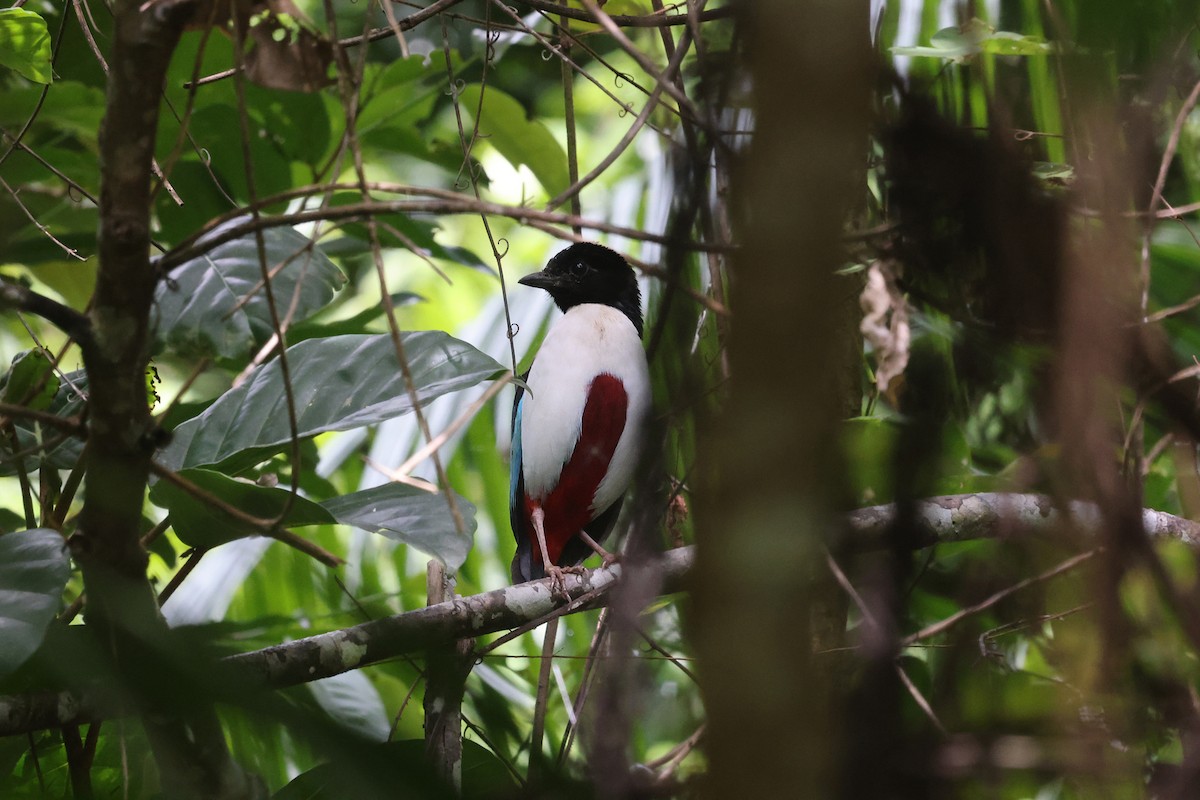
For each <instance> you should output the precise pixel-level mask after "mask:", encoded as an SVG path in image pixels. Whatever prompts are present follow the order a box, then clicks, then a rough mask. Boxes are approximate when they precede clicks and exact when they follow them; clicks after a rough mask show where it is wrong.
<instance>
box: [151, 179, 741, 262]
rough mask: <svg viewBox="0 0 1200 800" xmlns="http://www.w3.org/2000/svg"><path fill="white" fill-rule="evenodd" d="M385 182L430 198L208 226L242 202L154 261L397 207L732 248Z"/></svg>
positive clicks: (196, 254) (400, 190)
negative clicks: (273, 231) (264, 233)
mask: <svg viewBox="0 0 1200 800" xmlns="http://www.w3.org/2000/svg"><path fill="white" fill-rule="evenodd" d="M383 186H384V185H372V184H368V186H367V188H369V189H376V188H378V190H379V191H391V192H395V193H397V194H410V195H416V194H425V195H430V196H431V199H428V200H376V201H372V202H363V203H353V204H349V205H344V206H331V207H328V208H314V209H306V210H303V211H296V212H293V213H290V214H287V215H281V216H263V217H259V219H258V220H247V221H244V222H241V223H238V224H234V225H226V227H225V228H224V229H223V230H221V231H220V232H218V233H213V232H212V231H213V229H214V228H216V227H217V226H219V225H223V224H226V223H229V222H230V221H232V220H235V219H237V218H239V217H245V215H246V211H247V208H241V209H238V210H237V211H235V212H230V213H228V214H225V215H224V216H221V217H217V218H216V219H214V220H212V221H211V222H210V223H209V224H208V226H206V228H205V230H204V231H202V232H201V233H199V234H197V235H196V236H193V237H191V238H190V239H186V240H184V241H183V242H181V243H180V244H179V245H177V246H175V247H174V248H172V249H171V250H170V251H169V252H168V253H167V254H166V255H164V256H163V257H162V258H160V259H159V260H158V261H157V262H156V266H157V267H158V270H159V272H160V273H161V274H167V273H169V272H170V271H171V270H173V269H175V268H176V267H178V266H180V265H181V264H184V263H186V262H188V261H190V260H192V259H194V258H199V257H200V256H201V255H203V254H205V253H207V252H209V251H211V250H213V249H215V248H217V247H219V246H220V245H222V244H225V243H226V242H230V241H233V240H234V239H239V238H241V237H243V236H246V235H247V234H250V233H253V232H254V231H255V230H265V229H267V228H279V227H283V226H293V225H300V224H302V223H306V222H317V221H320V220H358V219H366V218H367V217H371V216H377V215H379V214H397V213H399V214H487V215H489V216H494V217H508V218H510V219H514V220H516V221H517V222H520V223H522V224H527V223H530V222H531V221H532V222H543V223H549V224H553V225H562V226H564V227H580V228H586V229H588V230H594V231H603V232H605V233H612V234H616V235H618V236H624V237H626V238H628V239H633V240H635V241H641V242H654V243H655V244H662V245H668V244H675V245H680V246H683V247H687V248H688V249H692V250H703V251H718V252H727V251H729V250H730V249H731V248H729V247H726V246H723V245H715V244H705V243H703V242H682V243H680V242H672V241H671V240H670V237H667V236H661V235H658V234H653V233H646V232H644V231H641V230H637V229H635V228H628V227H625V226H623V225H613V224H611V223H608V222H603V221H601V220H595V219H587V218H585V217H577V216H575V215H574V214H563V213H558V212H553V211H541V210H539V209H536V208H526V207H524V206H510V205H504V204H502V203H490V202H487V201H486V200H476V199H475V198H473V197H467V196H464V195H459V194H456V193H453V192H444V191H438V190H432V189H414V188H411V187H403V186H400V185H398V184H396V185H391V187H390V188H383ZM352 187H353V188H361V187H360V186H359V185H358V184H353V185H352ZM336 188H341V185H340V184H339V185H331V186H323V187H315V188H314V190H313V192H311V193H317V192H327V191H329V190H331V189H336ZM308 193H310V192H288V193H286V194H284V195H277V196H275V197H269V198H264V199H262V200H260V201H259V203H258V204H257V207H261V206H264V205H267V204H269V203H274V202H278V201H280V200H283V199H285V198H287V197H298V196H303V195H304V194H308Z"/></svg>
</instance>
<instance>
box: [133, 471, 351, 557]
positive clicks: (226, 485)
mask: <svg viewBox="0 0 1200 800" xmlns="http://www.w3.org/2000/svg"><path fill="white" fill-rule="evenodd" d="M179 474H180V476H181V477H183V478H185V479H187V480H189V481H191V482H192V483H194V484H196V485H197V486H199V487H200V488H201V489H203V490H204V491H206V492H208V493H209V494H213V495H216V496H217V497H219V498H221V499H222V500H224V501H225V502H226V503H228V504H229V505H231V506H233V507H234V508H237V509H238V510H240V511H244V512H246V513H247V514H251V515H253V516H255V517H258V518H259V519H275V518H276V517H278V516H279V515H280V514H281V513H283V510H284V508H285V507H286V505H287V502H288V495H290V494H291V492H289V491H288V490H287V489H281V488H278V487H268V486H258V485H256V484H253V483H247V482H245V481H239V480H236V479H234V478H230V477H229V476H227V475H222V474H221V473H219V472H213V471H212V470H207V469H185V470H183V471H182V472H180V473H179ZM150 502H151V503H154V505H156V506H158V507H160V508H165V509H167V510H168V511H169V512H170V514H171V527H173V528H174V529H175V534H176V535H177V536H178V537H179V539H180V541H182V542H183V543H184V544H188V545H191V546H192V547H215V546H217V545H219V544H224V543H225V542H232V541H233V540H234V539H241V538H243V537H246V536H259V535H261V531H259V529H258V528H256V527H254V526H252V525H250V524H249V523H246V522H243V521H241V520H238V519H236V518H234V517H231V516H230V515H228V514H226V513H225V512H224V511H221V510H220V509H218V508H216V507H214V506H213V505H211V504H210V503H208V502H206V501H204V500H200V499H197V498H196V497H193V496H192V495H191V494H188V493H187V492H186V491H184V490H183V489H181V488H179V487H178V486H176V485H175V484H173V483H169V482H168V481H159V482H158V483H156V484H155V485H154V488H153V489H151V490H150ZM333 521H334V518H333V516H332V515H330V513H329V512H328V511H326V510H325V509H324V508H322V507H321V506H319V505H317V504H316V503H314V502H313V501H311V500H308V499H305V498H303V497H297V498H296V499H295V500H294V501H293V502H292V507H291V510H290V511H289V512H288V515H287V518H286V519H285V520H284V522H283V526H284V527H286V528H298V527H302V526H304V525H327V524H329V523H332V522H333Z"/></svg>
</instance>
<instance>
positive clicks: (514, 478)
mask: <svg viewBox="0 0 1200 800" xmlns="http://www.w3.org/2000/svg"><path fill="white" fill-rule="evenodd" d="M517 391H519V392H520V391H521V390H520V388H519V387H518V389H517ZM524 406H525V393H524V392H521V396H520V397H518V398H517V402H516V407H515V408H514V409H513V428H512V460H511V462H510V464H509V478H508V507H509V508H510V509H517V508H519V507H520V506H519V505H518V503H521V502H524V498H523V497H517V490H518V488H519V485H520V483H521V409H522V408H524Z"/></svg>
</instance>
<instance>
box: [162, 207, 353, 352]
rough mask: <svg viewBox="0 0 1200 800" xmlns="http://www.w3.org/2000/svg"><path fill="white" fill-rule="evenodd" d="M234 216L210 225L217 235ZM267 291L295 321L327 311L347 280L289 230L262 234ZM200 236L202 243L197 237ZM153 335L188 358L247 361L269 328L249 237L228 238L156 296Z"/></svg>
mask: <svg viewBox="0 0 1200 800" xmlns="http://www.w3.org/2000/svg"><path fill="white" fill-rule="evenodd" d="M244 221H245V220H244V219H238V220H233V221H231V222H229V223H227V224H226V225H225V226H222V227H220V228H217V229H215V230H214V231H213V232H212V234H210V235H211V236H216V235H218V234H219V233H220V232H221V231H223V230H224V229H225V228H227V227H229V226H231V225H237V224H240V223H242V222H244ZM262 235H263V244H264V245H265V250H266V260H267V267H268V268H269V269H270V270H271V272H272V277H271V291H272V292H273V293H274V296H275V304H276V307H277V308H278V309H279V313H280V315H283V314H285V313H288V312H290V314H291V318H292V320H293V321H297V322H298V321H300V320H303V319H305V318H307V317H309V316H311V315H312V314H313V313H314V312H316V311H317V310H319V309H321V308H324V307H325V306H326V305H327V304H328V303H329V301H330V300H332V299H333V295H334V293H335V292H337V291H338V290H339V289H340V288H341V287H342V285H343V284H344V283H345V282H346V278H345V276H344V275H342V273H341V271H340V270H339V269H338V268H337V267H336V266H334V264H333V262H332V261H330V260H329V257H328V256H326V255H325V254H324V253H323V252H322V251H321V250H320V248H317V247H313V246H312V242H311V241H310V240H309V238H308V237H307V236H304V235H302V234H300V233H298V232H296V231H295V230H292V229H291V228H271V229H268V230H265V231H263V232H262ZM202 241H203V240H202ZM155 300H156V301H157V308H158V340H159V343H160V344H165V345H167V346H169V347H170V348H171V349H173V350H175V351H176V352H178V353H179V354H180V355H183V356H185V357H188V358H200V357H201V356H216V357H219V358H228V359H244V358H247V357H248V356H249V355H250V353H251V352H252V351H253V350H256V349H257V348H258V347H260V346H261V345H262V344H263V343H265V342H266V341H267V340H268V339H269V338H270V337H271V334H272V333H273V328H272V325H271V313H270V308H269V306H268V304H267V295H266V291H265V290H264V289H263V287H262V269H261V267H260V265H259V260H258V245H257V244H256V242H255V239H254V236H252V235H251V236H244V237H242V238H240V239H234V240H233V241H231V242H226V243H225V244H222V245H220V246H218V247H216V248H214V249H213V250H212V251H211V252H209V253H207V254H205V255H203V256H201V257H199V258H196V259H193V260H192V261H188V262H185V263H184V264H183V265H181V266H180V267H178V268H177V269H175V270H173V271H172V272H171V279H170V280H168V281H162V282H160V283H159V285H158V290H157V292H156V293H155Z"/></svg>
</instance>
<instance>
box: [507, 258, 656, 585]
mask: <svg viewBox="0 0 1200 800" xmlns="http://www.w3.org/2000/svg"><path fill="white" fill-rule="evenodd" d="M518 283H520V284H523V285H525V286H531V287H534V288H538V289H544V290H545V291H546V292H548V293H549V294H550V296H551V297H552V298H553V299H554V303H555V305H557V306H558V308H559V309H560V310H561V311H562V312H563V313H562V316H561V317H558V318H557V319H556V320H555V321H554V323H553V324H552V325H551V327H550V330H549V331H548V332H547V333H546V337H545V339H544V340H543V341H542V345H541V347H540V348H539V350H538V352H537V354H536V355H535V356H534V360H533V364H532V365H531V366H530V368H529V371H528V372H527V373H526V374H525V375H524V376H522V378H523V385H520V384H518V386H517V392H516V397H515V398H514V400H513V414H512V442H513V444H512V462H511V476H510V477H511V483H510V494H509V500H510V502H509V511H510V519H511V522H512V529H513V536H514V537H515V538H516V540H517V551H516V555H514V556H513V560H512V580H513V583H524V582H526V581H530V580H536V579H538V578H543V577H546V576H547V575H549V576H551V577H552V578H554V585H555V586H557V587H558V590H559V591H560V592H561V590H562V585H563V572H564V571H565V570H570V569H572V568H574V567H575V566H577V565H578V564H579V563H580V562H582V561H583V560H584V559H585V558H586V557H587V556H588V555H590V554H591V553H592V552H593V551H595V552H597V553H599V554H600V555H601V556H603V557H604V559H605V563H609V562H610V561H612V560H614V559H613V556H611V555H610V554H609V553H608V552H607V551H605V550H604V548H603V547H602V546H601V542H602V541H603V540H604V538H605V536H607V535H608V533H609V532H610V531H611V530H612V528H613V525H614V524H615V523H616V521H617V516H618V514H619V513H620V510H621V504H622V502H623V499H624V495H625V492H626V490H627V489H628V488H629V484H630V482H631V481H632V480H633V476H634V472H635V471H636V469H637V464H638V459H639V458H640V456H641V452H642V448H643V444H644V442H643V439H644V437H645V431H646V425H647V421H648V419H649V416H650V409H651V388H650V370H649V367H648V365H647V362H646V351H645V348H644V347H643V346H642V307H641V292H640V291H639V289H638V284H637V276H636V275H635V273H634V271H633V268H632V267H630V266H629V263H628V262H627V261H626V260H625V259H624V258H623V257H622V256H621V255H620V254H619V253H617V252H616V251H614V250H611V249H609V248H607V247H604V246H603V245H599V244H595V243H592V242H580V243H576V244H573V245H571V246H570V247H567V248H566V249H565V250H562V251H561V252H559V253H558V254H556V255H555V256H554V257H553V258H551V259H550V261H549V262H548V263H547V264H546V267H545V269H543V270H541V271H540V272H535V273H532V274H530V275H526V276H525V277H523V278H521V279H520V280H519V281H518Z"/></svg>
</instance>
